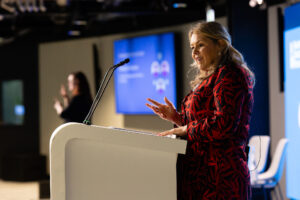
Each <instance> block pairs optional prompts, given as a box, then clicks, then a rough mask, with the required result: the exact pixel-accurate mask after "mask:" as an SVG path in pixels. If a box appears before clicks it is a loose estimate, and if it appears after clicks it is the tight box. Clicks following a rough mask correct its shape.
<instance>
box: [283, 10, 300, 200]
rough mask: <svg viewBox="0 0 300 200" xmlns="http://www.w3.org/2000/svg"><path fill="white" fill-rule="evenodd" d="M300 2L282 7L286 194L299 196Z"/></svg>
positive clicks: (297, 197)
mask: <svg viewBox="0 0 300 200" xmlns="http://www.w3.org/2000/svg"><path fill="white" fill-rule="evenodd" d="M299 19H300V4H295V5H293V6H290V7H288V8H286V10H285V30H284V72H285V82H284V83H285V134H286V138H288V140H289V143H288V149H287V174H286V180H287V183H286V187H287V196H288V198H291V199H300V187H299V180H300V159H299V152H300V90H299V86H300V20H299Z"/></svg>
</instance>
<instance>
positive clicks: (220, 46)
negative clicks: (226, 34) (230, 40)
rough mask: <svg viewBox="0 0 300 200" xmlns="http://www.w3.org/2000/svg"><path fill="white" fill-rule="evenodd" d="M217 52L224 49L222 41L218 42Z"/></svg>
mask: <svg viewBox="0 0 300 200" xmlns="http://www.w3.org/2000/svg"><path fill="white" fill-rule="evenodd" d="M218 46H219V50H223V49H224V48H225V47H226V43H225V41H224V40H218Z"/></svg>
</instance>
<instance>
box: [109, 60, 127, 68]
mask: <svg viewBox="0 0 300 200" xmlns="http://www.w3.org/2000/svg"><path fill="white" fill-rule="evenodd" d="M129 61H130V60H129V58H126V59H125V60H123V61H121V62H119V63H118V64H116V65H114V66H112V67H113V68H118V67H120V66H122V65H125V64H126V63H129Z"/></svg>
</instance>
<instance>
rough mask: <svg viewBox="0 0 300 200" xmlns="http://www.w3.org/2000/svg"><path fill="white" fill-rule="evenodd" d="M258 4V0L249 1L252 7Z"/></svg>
mask: <svg viewBox="0 0 300 200" xmlns="http://www.w3.org/2000/svg"><path fill="white" fill-rule="evenodd" d="M256 4H257V2H256V0H250V1H249V5H250V7H252V8H254V7H255V6H256Z"/></svg>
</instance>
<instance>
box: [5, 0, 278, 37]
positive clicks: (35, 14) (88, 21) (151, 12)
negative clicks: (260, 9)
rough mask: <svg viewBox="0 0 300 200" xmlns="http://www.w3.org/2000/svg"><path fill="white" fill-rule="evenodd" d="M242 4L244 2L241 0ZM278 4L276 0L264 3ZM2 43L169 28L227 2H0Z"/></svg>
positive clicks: (219, 11)
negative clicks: (207, 8) (24, 39)
mask: <svg viewBox="0 0 300 200" xmlns="http://www.w3.org/2000/svg"><path fill="white" fill-rule="evenodd" d="M246 1H247V0H246ZM269 1H273V2H274V1H278V2H282V0H269ZM0 2H1V3H0V5H1V6H0V38H1V40H2V42H3V41H4V42H5V41H8V42H9V41H10V40H11V39H12V38H17V37H21V36H24V35H34V37H36V38H37V39H42V38H44V39H45V38H47V40H58V39H64V38H69V37H88V36H94V35H104V34H111V33H118V32H128V31H134V30H143V29H149V28H157V27H161V26H170V25H176V24H181V23H187V22H191V21H196V20H201V19H204V18H205V10H206V6H207V5H210V6H211V7H212V8H214V9H215V13H216V17H220V16H225V15H227V14H228V4H229V3H228V2H230V0H0Z"/></svg>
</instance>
